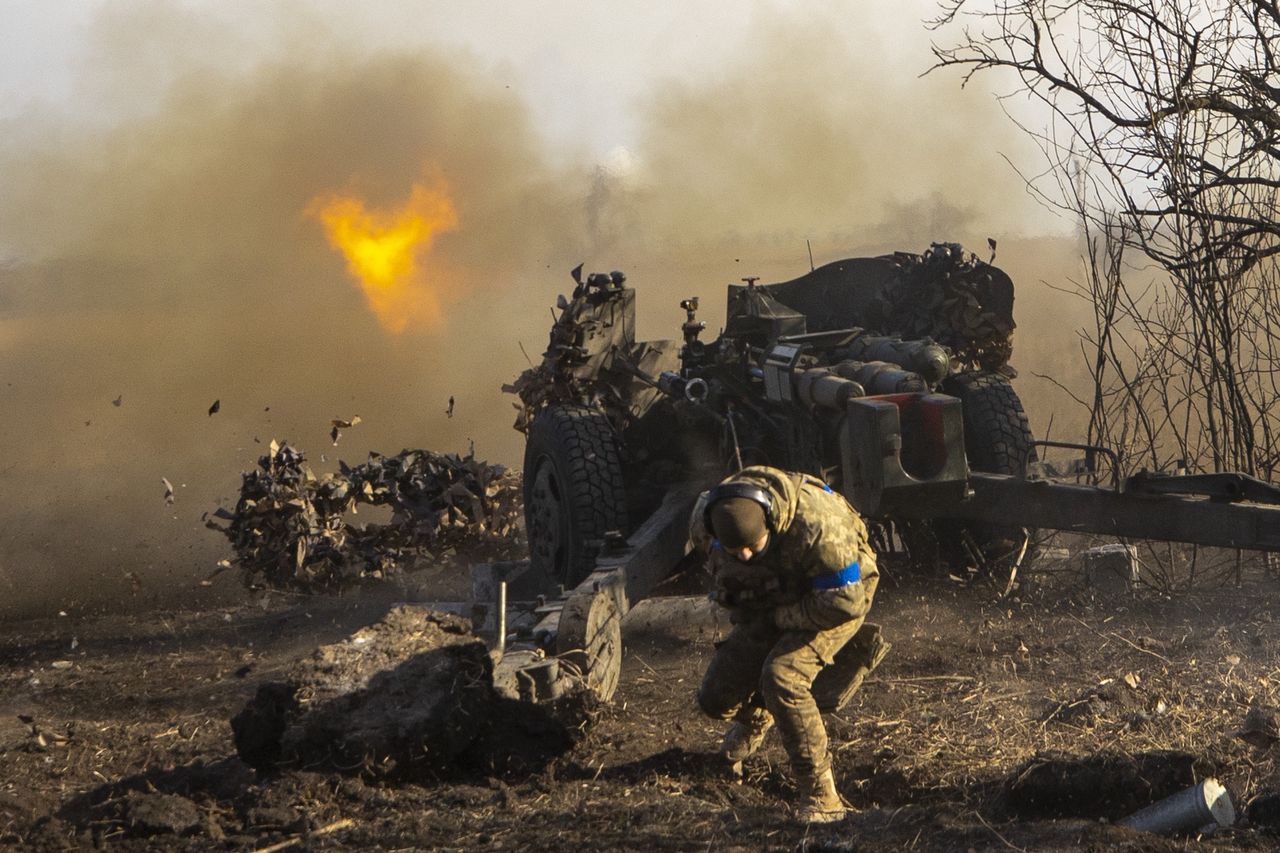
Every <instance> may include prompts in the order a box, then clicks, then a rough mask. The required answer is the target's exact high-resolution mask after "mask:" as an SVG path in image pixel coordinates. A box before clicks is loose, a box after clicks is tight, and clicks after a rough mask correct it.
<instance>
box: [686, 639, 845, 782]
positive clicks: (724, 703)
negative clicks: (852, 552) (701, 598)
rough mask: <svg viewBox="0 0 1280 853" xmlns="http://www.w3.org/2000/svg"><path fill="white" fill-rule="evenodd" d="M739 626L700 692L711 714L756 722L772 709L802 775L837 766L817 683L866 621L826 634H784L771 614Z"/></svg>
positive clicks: (717, 656) (720, 650)
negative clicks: (816, 696)
mask: <svg viewBox="0 0 1280 853" xmlns="http://www.w3.org/2000/svg"><path fill="white" fill-rule="evenodd" d="M763 616H764V618H762V619H757V620H750V621H744V622H742V623H740V624H737V625H735V626H734V628H733V630H732V631H731V632H730V633H729V636H728V637H727V638H725V640H724V642H722V643H720V644H718V645H717V646H716V651H715V655H714V656H713V657H712V659H711V665H710V666H709V667H707V673H706V675H705V676H704V677H703V679H702V686H701V687H700V688H699V689H698V704H699V705H700V706H701V707H702V710H703V712H704V713H705V714H707V716H709V717H713V718H715V719H719V720H738V721H740V722H744V723H745V722H750V721H751V718H752V717H754V716H756V715H758V714H761V713H763V710H765V709H767V711H768V713H769V714H771V715H772V716H773V721H774V724H775V725H776V726H777V728H778V734H779V735H780V736H781V738H782V745H783V747H784V748H785V749H786V751H787V757H788V758H789V759H790V760H791V767H792V770H793V771H794V772H795V773H796V774H797V775H798V776H809V777H811V778H812V777H816V776H817V775H819V774H822V773H824V772H825V771H826V770H827V769H828V768H829V767H830V766H831V756H830V754H829V753H828V751H827V728H826V726H825V725H824V724H823V722H822V713H821V712H820V711H819V710H818V704H817V702H816V701H815V700H814V698H813V691H812V687H813V681H814V679H815V678H817V677H818V673H819V672H821V671H822V668H823V667H824V666H827V665H828V664H830V663H831V662H832V661H834V660H835V656H836V653H837V652H839V651H840V649H841V648H843V647H844V646H845V644H846V643H848V642H849V640H850V639H851V638H852V637H853V635H854V634H856V633H857V632H858V629H859V628H860V627H861V626H862V622H863V620H862V619H854V620H852V621H850V622H846V623H844V624H843V625H838V626H836V627H835V628H829V629H827V630H825V631H784V630H781V629H779V628H777V627H775V626H774V625H773V622H772V619H771V618H769V614H763Z"/></svg>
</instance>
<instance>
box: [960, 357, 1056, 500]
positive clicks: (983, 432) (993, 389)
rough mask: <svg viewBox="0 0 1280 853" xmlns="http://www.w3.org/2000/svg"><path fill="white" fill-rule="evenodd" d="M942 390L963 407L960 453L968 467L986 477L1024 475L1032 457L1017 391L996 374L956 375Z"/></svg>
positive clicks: (1026, 426)
mask: <svg viewBox="0 0 1280 853" xmlns="http://www.w3.org/2000/svg"><path fill="white" fill-rule="evenodd" d="M942 391H943V393H945V394H950V395H951V396H953V397H958V398H959V399H960V402H961V403H962V404H963V405H964V450H965V455H966V456H968V458H969V467H970V468H972V469H973V470H974V471H986V472H988V473H990V474H1012V475H1015V476H1019V477H1022V476H1026V473H1027V463H1028V462H1030V461H1031V460H1033V459H1034V458H1035V455H1034V453H1033V451H1032V448H1031V442H1032V438H1031V425H1030V424H1029V423H1028V422H1027V413H1026V411H1025V410H1023V408H1022V400H1020V399H1018V392H1017V391H1014V390H1013V386H1012V385H1010V384H1009V380H1008V379H1006V378H1005V377H1004V376H1002V375H1000V374H999V373H986V372H970V373H957V374H955V375H954V376H950V377H948V378H947V379H945V380H943V382H942Z"/></svg>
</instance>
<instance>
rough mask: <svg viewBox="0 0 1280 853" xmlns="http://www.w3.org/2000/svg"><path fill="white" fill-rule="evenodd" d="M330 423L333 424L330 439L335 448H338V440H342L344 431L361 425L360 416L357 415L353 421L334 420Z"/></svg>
mask: <svg viewBox="0 0 1280 853" xmlns="http://www.w3.org/2000/svg"><path fill="white" fill-rule="evenodd" d="M330 423H332V424H333V429H332V430H330V431H329V438H330V439H332V440H333V446H334V447H337V446H338V439H340V438H342V430H344V429H351V427H353V426H355V425H356V424H358V423H360V416H359V415H356V416H355V417H353V418H352V419H351V420H346V419H344V418H334V419H333V420H332V421H330Z"/></svg>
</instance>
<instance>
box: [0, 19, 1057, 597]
mask: <svg viewBox="0 0 1280 853" xmlns="http://www.w3.org/2000/svg"><path fill="white" fill-rule="evenodd" d="M669 8H670V10H669V11H668V8H667V7H665V6H662V5H660V4H653V3H640V2H613V3H609V4H604V3H588V2H508V3H487V2H468V3H461V2H458V3H442V2H364V3H349V2H337V0H292V2H275V3H262V2H245V0H218V2H213V0H203V1H202V2H197V1H196V0H186V2H158V0H79V2H76V1H75V0H65V2H59V3H47V2H28V0H0V20H3V21H4V22H5V24H4V27H3V28H0V187H2V188H3V192H0V392H2V393H3V395H4V397H3V398H4V400H5V403H6V411H7V412H8V413H9V414H8V415H7V428H6V432H7V434H6V441H5V442H2V443H0V445H2V446H0V493H3V494H6V495H10V496H16V497H11V499H10V500H9V501H8V503H7V504H5V505H0V530H2V531H4V534H3V535H2V536H0V597H3V598H4V600H5V601H6V602H7V605H6V604H0V613H2V612H3V608H4V607H5V606H9V607H14V608H17V609H19V610H21V611H22V612H28V611H31V610H33V609H34V610H36V611H39V612H43V610H44V609H48V608H49V607H52V606H53V605H55V604H56V605H57V606H58V607H73V608H74V607H82V608H83V607H89V606H100V605H101V603H102V602H103V601H110V600H112V599H113V598H114V597H117V596H126V597H128V598H129V600H130V601H131V602H133V603H136V604H139V605H145V604H148V603H157V602H160V601H163V600H168V599H169V598H172V595H173V594H174V593H180V597H182V596H195V595H203V594H205V593H204V592H203V591H202V588H195V587H194V585H195V582H196V580H197V579H198V578H201V577H204V575H206V574H207V573H208V570H209V569H210V567H211V566H212V565H213V564H214V563H215V562H216V561H217V560H218V559H221V558H224V557H226V556H228V554H227V549H226V543H225V541H224V540H222V539H220V538H219V537H218V536H217V534H214V533H212V532H210V531H208V530H206V529H205V528H204V527H203V525H202V524H201V522H200V519H201V517H202V515H203V514H204V513H206V512H210V511H212V510H213V509H215V508H216V507H218V506H231V505H233V504H234V502H235V496H236V492H237V489H238V485H239V472H240V471H243V470H247V469H249V468H251V467H252V466H253V464H254V462H255V460H256V458H257V456H258V455H260V454H261V453H263V452H264V450H263V448H264V447H265V445H266V443H267V442H268V441H269V440H270V439H272V438H276V439H278V440H288V441H290V442H292V443H293V444H295V445H296V446H299V447H301V448H302V449H303V450H304V451H306V452H307V453H308V457H309V459H310V460H311V461H312V462H313V463H314V465H315V467H316V468H317V470H318V471H319V472H323V470H326V469H328V470H331V469H332V468H333V467H334V466H335V465H336V461H337V459H338V458H343V459H345V460H346V461H348V462H352V463H355V462H360V461H363V459H364V457H365V455H366V454H367V453H368V452H370V451H379V452H384V453H396V452H398V451H399V450H401V449H402V448H407V447H428V448H431V449H435V450H440V451H465V450H467V449H468V448H469V447H471V446H473V445H474V447H475V449H476V452H477V454H478V455H480V456H481V457H483V458H487V459H490V460H492V461H497V462H501V463H503V464H509V465H516V466H518V465H519V464H520V461H521V454H522V439H521V436H520V435H519V434H518V433H516V432H515V431H514V430H513V429H511V427H510V424H511V422H512V421H513V420H514V414H515V412H514V409H513V408H512V404H513V398H511V397H510V396H505V395H503V394H502V393H501V392H500V390H499V389H500V387H501V385H502V384H503V383H504V382H507V381H510V379H512V378H513V377H514V376H515V375H516V374H517V373H519V371H520V370H521V369H523V368H524V367H525V366H526V365H527V362H526V359H525V353H528V354H530V355H531V356H532V357H534V358H536V357H537V354H538V353H540V352H541V351H542V348H543V347H544V346H545V341H546V335H547V330H548V328H549V321H550V313H549V309H550V306H552V305H554V303H555V297H556V294H557V293H559V292H561V291H563V290H567V289H568V287H569V286H570V285H569V278H568V271H569V270H570V269H571V268H572V267H574V266H576V265H577V264H578V263H585V264H586V266H587V269H588V270H589V271H590V270H597V269H598V270H612V269H622V270H624V271H626V272H627V273H628V276H629V282H630V283H631V284H633V285H634V286H635V287H636V288H637V292H638V303H639V313H640V321H639V332H640V336H641V337H642V338H663V337H675V336H677V335H678V332H677V329H678V325H679V323H680V321H681V320H682V319H683V313H682V312H680V311H679V309H678V302H679V300H680V299H681V298H684V297H687V296H691V295H695V294H698V295H702V296H703V297H704V300H703V301H704V305H706V306H707V308H706V310H705V311H704V317H705V319H707V320H708V321H709V325H710V326H711V328H712V329H714V328H716V327H717V325H718V323H719V321H720V320H721V319H722V318H723V301H722V299H721V297H720V294H721V293H723V290H722V288H723V286H724V284H725V283H727V282H732V281H736V280H738V279H740V278H741V277H744V276H748V275H756V276H762V277H763V278H764V279H765V280H766V281H769V280H774V281H778V280H785V279H788V278H792V277H794V276H796V275H798V274H800V273H803V272H804V271H806V270H807V269H808V262H809V259H808V252H809V250H810V248H811V249H812V252H813V255H814V260H815V261H816V262H818V263H823V262H826V261H830V260H834V259H837V258H840V257H849V256H857V255H866V254H881V253H885V252H890V251H894V250H899V249H902V250H909V251H922V250H924V249H925V248H927V247H928V244H929V243H930V242H931V241H933V240H946V241H954V242H961V243H964V244H966V245H968V246H970V247H972V248H975V249H977V248H980V247H985V245H986V239H987V238H988V237H994V238H997V239H998V240H999V245H1000V256H999V258H998V260H997V263H999V264H1000V265H1001V266H1003V267H1004V268H1005V269H1006V271H1008V272H1009V273H1010V274H1011V275H1012V276H1013V278H1014V280H1015V282H1016V283H1018V286H1019V291H1018V292H1019V302H1018V306H1017V307H1016V308H1015V317H1016V318H1017V320H1018V323H1019V325H1020V331H1019V338H1018V339H1016V340H1015V359H1014V363H1015V365H1017V366H1019V368H1020V369H1022V370H1023V371H1024V374H1025V375H1026V376H1027V377H1028V378H1027V379H1026V380H1025V382H1024V384H1022V385H1020V388H1019V390H1020V392H1021V393H1022V394H1023V396H1024V398H1026V399H1027V403H1028V409H1029V410H1031V413H1032V420H1033V427H1034V426H1035V425H1036V423H1035V422H1036V421H1037V419H1038V420H1039V421H1040V422H1041V423H1046V422H1048V421H1049V420H1050V419H1052V418H1059V419H1061V418H1063V417H1065V415H1063V414H1062V413H1060V412H1058V411H1057V410H1056V409H1055V408H1054V407H1057V406H1060V405H1061V399H1060V398H1055V397H1054V392H1053V388H1054V386H1053V384H1052V383H1049V382H1042V381H1038V380H1036V379H1035V378H1034V376H1035V374H1036V373H1037V372H1054V371H1061V370H1065V369H1066V368H1064V367H1062V366H1061V362H1063V360H1064V353H1069V352H1070V351H1071V348H1072V347H1074V346H1075V339H1074V336H1073V333H1072V332H1071V329H1072V322H1074V321H1073V320H1072V319H1071V318H1073V317H1076V316H1078V306H1075V307H1073V306H1071V305H1060V304H1058V302H1054V301H1053V300H1055V299H1058V300H1059V301H1060V298H1059V297H1056V296H1054V295H1053V294H1054V293H1055V291H1054V290H1053V289H1052V288H1050V287H1047V286H1045V285H1046V282H1051V281H1052V282H1058V283H1061V280H1062V279H1063V277H1064V276H1065V275H1067V274H1068V273H1066V272H1065V270H1068V269H1069V268H1070V265H1071V263H1072V260H1073V258H1074V254H1075V250H1074V246H1073V244H1072V243H1071V240H1070V239H1069V238H1070V228H1069V225H1066V224H1064V223H1063V222H1061V221H1059V220H1057V219H1055V218H1054V217H1053V216H1051V215H1050V214H1049V213H1047V212H1046V211H1045V210H1044V209H1043V208H1041V207H1040V206H1039V205H1038V204H1037V203H1036V202H1035V201H1034V200H1033V199H1032V197H1031V196H1030V195H1029V194H1028V193H1027V192H1026V191H1025V189H1024V187H1023V182H1022V179H1021V178H1020V177H1019V176H1018V172H1017V171H1015V167H1019V166H1021V167H1022V168H1023V169H1024V170H1026V169H1030V168H1031V167H1032V165H1033V164H1034V157H1035V150H1034V147H1033V146H1032V145H1030V144H1029V143H1028V141H1027V140H1026V139H1025V137H1023V136H1022V135H1021V133H1020V131H1018V130H1017V128H1016V127H1015V126H1014V125H1013V124H1012V123H1011V121H1010V120H1009V118H1008V116H1006V115H1005V113H1004V110H1005V109H1007V108H1010V103H1011V102H1009V101H1005V102H1004V103H1003V105H1002V104H1001V102H998V101H997V100H996V98H995V97H993V93H992V92H991V91H988V90H984V89H981V88H980V87H978V86H976V85H971V86H969V87H968V88H965V89H961V87H960V81H959V80H958V79H956V78H955V77H954V76H951V75H946V74H931V75H928V76H921V75H922V73H923V72H924V70H925V69H926V68H927V67H928V65H929V58H930V54H929V40H930V38H931V35H930V33H929V32H927V31H925V30H924V29H923V28H922V27H921V25H920V21H921V20H922V19H923V18H926V17H928V16H929V15H930V14H931V10H932V7H931V5H930V4H928V3H924V2H919V0H913V2H889V0H883V2H865V0H864V2H855V0H841V2H824V3H803V4H801V3H782V2H754V3H752V2H734V3H730V2H690V3H683V4H680V5H679V6H678V7H676V6H674V5H673V6H671V7H669ZM1014 106H1016V104H1014ZM415 187H416V188H419V189H417V190H415ZM424 192H426V193H428V194H430V193H440V194H443V195H446V196H447V197H448V199H449V204H450V206H451V209H452V211H453V213H454V214H456V215H455V220H456V222H455V224H454V225H453V226H452V227H451V228H449V229H448V230H447V231H446V232H442V233H440V234H438V235H437V236H436V238H435V239H434V241H433V243H432V247H431V249H430V252H428V253H424V254H423V256H422V257H420V258H418V259H417V260H418V269H417V272H416V274H417V275H418V276H419V278H420V279H421V281H420V282H419V284H421V285H422V286H423V287H425V288H429V290H430V298H431V300H432V301H433V304H435V305H437V306H438V308H439V312H438V315H439V316H437V317H436V318H435V319H434V320H430V321H424V322H422V323H421V324H417V323H408V324H406V325H405V326H404V327H403V328H398V329H394V330H392V329H388V328H387V327H386V326H385V324H383V323H381V322H380V320H379V317H378V316H377V313H376V311H374V310H371V307H372V304H371V302H370V300H368V299H367V298H365V297H364V296H362V293H361V291H360V289H359V288H358V287H357V286H356V284H355V283H354V282H353V280H352V276H351V273H350V271H349V270H348V268H347V266H346V264H345V263H344V261H343V259H342V257H340V256H339V255H338V254H337V253H336V252H335V250H334V247H333V245H331V243H330V242H329V240H328V239H327V237H326V233H325V229H324V227H323V226H322V224H321V222H320V221H319V218H318V217H317V216H316V215H315V213H314V211H315V210H316V205H317V204H318V203H319V202H318V201H317V200H318V199H324V198H329V197H332V196H334V195H346V196H351V197H356V198H358V199H359V200H360V202H361V204H364V205H366V206H367V207H366V209H367V210H370V211H384V212H386V211H394V210H398V209H401V208H402V207H404V206H405V205H408V204H411V201H410V200H411V199H413V198H417V197H419V196H420V195H421V194H422V193H424ZM415 193H417V194H418V195H415ZM984 253H985V251H984ZM1046 300H1047V301H1046ZM1046 306H1049V307H1047V308H1046ZM1073 310H1075V311H1076V314H1072V313H1071V312H1072V311H1073ZM1064 320H1065V321H1064ZM1017 340H1022V341H1025V342H1026V345H1025V346H1024V347H1023V348H1022V349H1021V350H1019V349H1017ZM1057 375H1058V376H1061V373H1060V372H1059V373H1057ZM449 397H456V399H457V408H456V413H455V415H454V416H453V417H448V416H446V415H445V408H446V401H447V399H448V398H449ZM214 399H218V400H220V402H221V407H220V411H219V413H218V414H217V415H216V416H210V415H208V414H207V410H208V408H209V406H210V404H211V402H212V401H213V400H214ZM116 401H119V402H118V403H117V402H116ZM15 413H17V414H16V415H15ZM356 414H358V415H360V416H361V418H362V422H361V424H360V426H358V427H357V428H355V429H352V430H349V431H347V433H345V434H344V437H343V439H342V445H341V446H340V447H333V446H332V445H331V444H330V441H329V438H328V431H329V424H330V421H331V419H333V418H350V417H351V416H353V415H356ZM1058 422H1059V423H1061V422H1062V421H1061V420H1059V421H1058ZM322 454H323V455H324V459H323V460H322V459H321V456H322ZM162 477H163V478H165V479H167V480H169V481H170V482H172V483H173V484H174V485H175V490H176V492H177V495H176V500H175V502H174V505H173V506H172V507H170V506H167V505H165V503H164V502H163V500H162V499H161V498H162V495H163V487H162V486H160V482H161V478H162ZM129 574H133V575H135V576H138V577H143V578H145V579H147V580H146V582H145V583H144V584H143V586H142V587H141V591H139V590H138V588H137V586H136V585H135V584H132V583H131V582H129V581H128V580H127V577H128V575H129ZM68 581H75V583H70V584H69V583H68Z"/></svg>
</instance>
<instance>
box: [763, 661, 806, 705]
mask: <svg viewBox="0 0 1280 853" xmlns="http://www.w3.org/2000/svg"><path fill="white" fill-rule="evenodd" d="M760 692H761V693H762V694H763V695H764V698H765V701H766V703H768V704H771V705H772V704H773V703H778V704H781V705H794V704H795V703H796V702H797V701H799V700H800V699H801V698H802V697H803V696H804V695H805V694H807V693H808V692H809V679H806V678H805V677H804V675H803V673H800V672H798V671H797V670H796V669H795V667H793V666H790V665H789V664H788V663H787V662H785V661H783V660H779V659H775V660H771V661H769V663H768V664H767V665H766V666H765V668H764V672H762V673H761V674H760Z"/></svg>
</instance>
